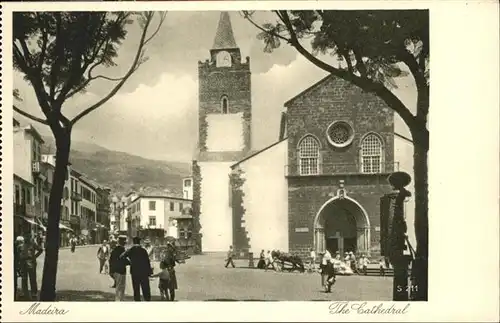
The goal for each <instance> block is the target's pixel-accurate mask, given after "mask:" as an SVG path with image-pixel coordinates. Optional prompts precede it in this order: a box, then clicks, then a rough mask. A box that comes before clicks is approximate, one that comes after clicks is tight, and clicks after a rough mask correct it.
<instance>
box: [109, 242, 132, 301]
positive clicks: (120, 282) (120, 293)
mask: <svg viewBox="0 0 500 323" xmlns="http://www.w3.org/2000/svg"><path fill="white" fill-rule="evenodd" d="M126 240H127V237H126V236H118V245H117V246H116V247H115V248H113V251H111V255H110V257H109V272H110V274H111V275H112V276H113V279H114V284H113V286H114V287H115V301H117V302H121V301H123V299H124V297H125V275H126V274H127V265H128V260H127V259H125V258H121V257H120V256H121V255H122V254H123V253H124V252H125V241H126Z"/></svg>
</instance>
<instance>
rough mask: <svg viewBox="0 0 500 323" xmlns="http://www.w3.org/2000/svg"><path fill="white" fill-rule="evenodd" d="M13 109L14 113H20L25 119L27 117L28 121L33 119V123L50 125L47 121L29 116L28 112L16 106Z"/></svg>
mask: <svg viewBox="0 0 500 323" xmlns="http://www.w3.org/2000/svg"><path fill="white" fill-rule="evenodd" d="M12 107H13V109H14V111H16V112H17V113H19V114H20V115H22V116H24V117H26V118H28V119H31V120H33V121H36V122H39V123H41V124H44V125H47V126H48V125H49V122H48V121H47V120H44V119H41V118H38V117H35V116H33V115H31V114H29V113H28V112H25V111H23V110H21V109H19V108H18V107H16V106H15V105H13V106H12Z"/></svg>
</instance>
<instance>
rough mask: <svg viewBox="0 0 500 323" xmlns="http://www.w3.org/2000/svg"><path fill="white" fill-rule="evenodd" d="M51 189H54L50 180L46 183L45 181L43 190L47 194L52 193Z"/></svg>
mask: <svg viewBox="0 0 500 323" xmlns="http://www.w3.org/2000/svg"><path fill="white" fill-rule="evenodd" d="M51 189H52V183H51V182H49V180H48V179H46V180H44V181H43V190H44V191H45V192H50V190H51Z"/></svg>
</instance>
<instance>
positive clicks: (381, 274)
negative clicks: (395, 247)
mask: <svg viewBox="0 0 500 323" xmlns="http://www.w3.org/2000/svg"><path fill="white" fill-rule="evenodd" d="M378 264H379V267H380V276H385V259H384V258H380V261H379V263H378Z"/></svg>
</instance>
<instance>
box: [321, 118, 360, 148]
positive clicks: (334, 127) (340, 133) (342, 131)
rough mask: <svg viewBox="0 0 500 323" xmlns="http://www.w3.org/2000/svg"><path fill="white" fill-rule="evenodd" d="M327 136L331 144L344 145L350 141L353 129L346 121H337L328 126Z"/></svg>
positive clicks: (352, 136)
mask: <svg viewBox="0 0 500 323" xmlns="http://www.w3.org/2000/svg"><path fill="white" fill-rule="evenodd" d="M327 137H328V141H329V142H330V144H331V145H333V146H335V147H345V146H347V145H349V144H350V143H351V142H352V140H353V138H354V131H353V130H352V127H351V126H350V125H349V124H348V123H347V122H343V121H337V122H334V123H332V124H331V125H330V126H329V127H328V129H327Z"/></svg>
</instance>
